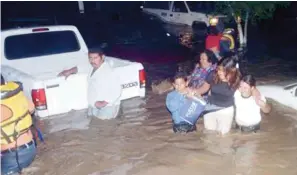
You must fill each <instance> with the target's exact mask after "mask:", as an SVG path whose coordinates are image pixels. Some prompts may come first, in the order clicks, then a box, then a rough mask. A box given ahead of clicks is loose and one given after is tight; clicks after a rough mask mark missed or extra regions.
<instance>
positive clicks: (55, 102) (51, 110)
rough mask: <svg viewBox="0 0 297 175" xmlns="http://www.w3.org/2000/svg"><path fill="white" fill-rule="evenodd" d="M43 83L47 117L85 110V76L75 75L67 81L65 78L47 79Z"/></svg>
mask: <svg viewBox="0 0 297 175" xmlns="http://www.w3.org/2000/svg"><path fill="white" fill-rule="evenodd" d="M43 83H44V88H45V95H46V102H47V111H48V112H47V115H56V114H61V113H67V112H69V111H71V110H80V109H85V108H87V104H88V103H87V74H76V75H72V76H69V77H68V78H67V79H65V77H57V78H53V79H47V80H44V81H43ZM41 115H42V114H41ZM41 117H42V116H41Z"/></svg>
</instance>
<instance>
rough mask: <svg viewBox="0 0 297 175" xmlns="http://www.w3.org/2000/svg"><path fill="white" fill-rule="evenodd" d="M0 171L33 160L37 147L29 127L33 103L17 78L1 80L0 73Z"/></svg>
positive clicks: (11, 170)
mask: <svg viewBox="0 0 297 175" xmlns="http://www.w3.org/2000/svg"><path fill="white" fill-rule="evenodd" d="M0 89H1V117H0V124H1V174H3V175H8V174H14V173H17V172H21V171H22V169H23V168H26V167H28V166H29V165H30V164H31V163H32V162H33V160H34V158H35V156H36V153H37V149H36V145H35V141H34V138H33V133H32V131H31V126H32V125H33V120H32V116H31V114H32V113H33V111H34V104H33V103H32V102H31V101H30V100H28V99H27V97H26V96H25V94H24V93H23V91H22V84H21V83H19V82H12V81H10V82H5V80H4V78H3V76H2V75H1V87H0Z"/></svg>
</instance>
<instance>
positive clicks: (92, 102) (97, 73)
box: [59, 48, 122, 119]
mask: <svg viewBox="0 0 297 175" xmlns="http://www.w3.org/2000/svg"><path fill="white" fill-rule="evenodd" d="M89 62H90V64H91V65H92V67H93V69H91V70H89V74H88V103H89V108H88V116H89V117H91V116H94V117H97V118H99V119H112V118H116V117H117V115H118V113H119V110H120V102H121V101H120V96H121V93H122V87H121V85H120V81H119V79H118V77H117V76H116V74H115V72H114V71H113V69H112V68H111V66H110V65H109V64H108V62H107V61H105V55H104V53H103V51H102V50H101V48H93V49H90V50H89ZM78 70H79V68H78V67H77V66H76V67H73V68H71V69H68V70H64V71H62V72H61V73H60V74H59V76H65V77H68V76H69V75H71V74H76V73H77V72H78Z"/></svg>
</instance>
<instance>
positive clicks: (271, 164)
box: [24, 92, 297, 175]
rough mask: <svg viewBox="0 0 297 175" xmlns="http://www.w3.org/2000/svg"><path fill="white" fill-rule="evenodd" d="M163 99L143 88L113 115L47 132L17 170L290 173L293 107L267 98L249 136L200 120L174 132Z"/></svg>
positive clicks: (76, 174)
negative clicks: (144, 93) (217, 130)
mask: <svg viewBox="0 0 297 175" xmlns="http://www.w3.org/2000/svg"><path fill="white" fill-rule="evenodd" d="M164 100H165V95H154V94H151V93H150V92H149V93H148V97H147V99H145V100H139V99H133V100H130V101H126V102H124V105H123V106H124V109H126V110H125V111H126V112H124V114H123V116H122V117H121V118H119V119H114V120H109V121H102V120H98V119H93V120H92V121H91V123H90V126H89V128H88V129H85V130H64V131H59V132H53V133H51V134H47V135H46V144H40V147H39V153H38V156H37V157H36V160H35V161H34V163H33V164H32V165H31V166H30V168H28V169H26V170H25V171H24V172H25V173H24V174H32V175H33V174H34V175H35V174H36V175H40V174H44V175H103V174H104V175H107V174H110V175H125V174H127V175H128V174H135V175H145V174H148V175H149V174H156V175H159V174H160V175H163V174H165V173H169V174H184V173H188V174H197V173H198V174H200V173H201V174H206V175H208V174H209V175H216V174H226V175H233V174H234V175H245V174H263V175H266V174H267V175H279V174H286V175H295V174H297V168H296V165H297V162H296V161H297V135H296V134H297V133H296V126H297V123H296V122H294V121H293V120H291V119H290V117H288V116H290V115H291V116H292V115H297V113H296V111H294V110H289V109H286V108H284V107H282V106H281V105H279V104H277V103H274V102H273V101H272V104H273V107H274V108H273V111H272V112H271V114H270V115H263V122H262V126H261V127H262V128H261V131H260V132H259V133H256V134H241V133H240V132H238V131H236V130H232V132H231V133H230V134H228V135H226V136H224V137H221V136H218V135H216V134H211V133H204V132H203V124H202V123H203V122H202V120H200V121H199V122H198V124H197V126H198V131H197V132H194V133H189V134H174V133H173V132H172V128H171V127H172V123H171V119H170V115H169V114H168V112H167V110H166V108H165V106H164ZM135 103H137V104H139V103H142V105H141V106H139V107H137V108H134V107H133V104H135ZM136 109H137V110H136ZM72 116H73V115H72ZM72 116H67V117H72ZM80 117H82V118H83V117H85V116H84V115H81V116H80ZM45 123H46V122H45Z"/></svg>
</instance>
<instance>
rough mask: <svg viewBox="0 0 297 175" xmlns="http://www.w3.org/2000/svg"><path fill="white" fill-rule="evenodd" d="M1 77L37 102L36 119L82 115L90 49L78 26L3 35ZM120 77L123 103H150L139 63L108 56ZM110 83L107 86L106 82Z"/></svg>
mask: <svg viewBox="0 0 297 175" xmlns="http://www.w3.org/2000/svg"><path fill="white" fill-rule="evenodd" d="M1 46H2V52H1V74H2V75H3V77H4V78H5V80H6V81H19V82H21V83H22V84H23V88H24V92H25V94H26V96H27V97H28V98H30V99H32V101H33V102H34V104H35V106H36V114H37V116H39V117H41V118H44V117H48V116H52V115H58V114H63V113H67V112H69V111H71V110H81V109H85V108H87V106H88V103H87V87H88V85H87V76H88V70H89V68H90V64H89V62H88V48H87V46H86V44H85V41H84V39H83V38H82V36H81V34H80V32H79V31H78V29H77V28H76V27H74V26H68V25H64V26H62V25H61V26H45V27H31V28H18V29H8V30H4V31H1ZM106 61H107V62H108V63H109V64H110V65H111V66H112V67H113V68H114V70H115V72H116V73H117V74H118V76H119V78H120V81H121V84H122V88H123V92H122V96H121V100H126V99H129V98H133V97H145V83H146V78H145V71H144V68H143V65H142V64H141V63H137V62H131V61H127V60H122V59H119V58H115V57H108V56H106ZM74 66H78V67H79V70H78V71H79V72H78V73H77V74H75V75H72V76H70V77H68V78H67V79H65V77H57V75H58V74H59V73H60V72H61V71H62V70H65V69H69V68H71V67H74ZM107 83H108V82H107Z"/></svg>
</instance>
